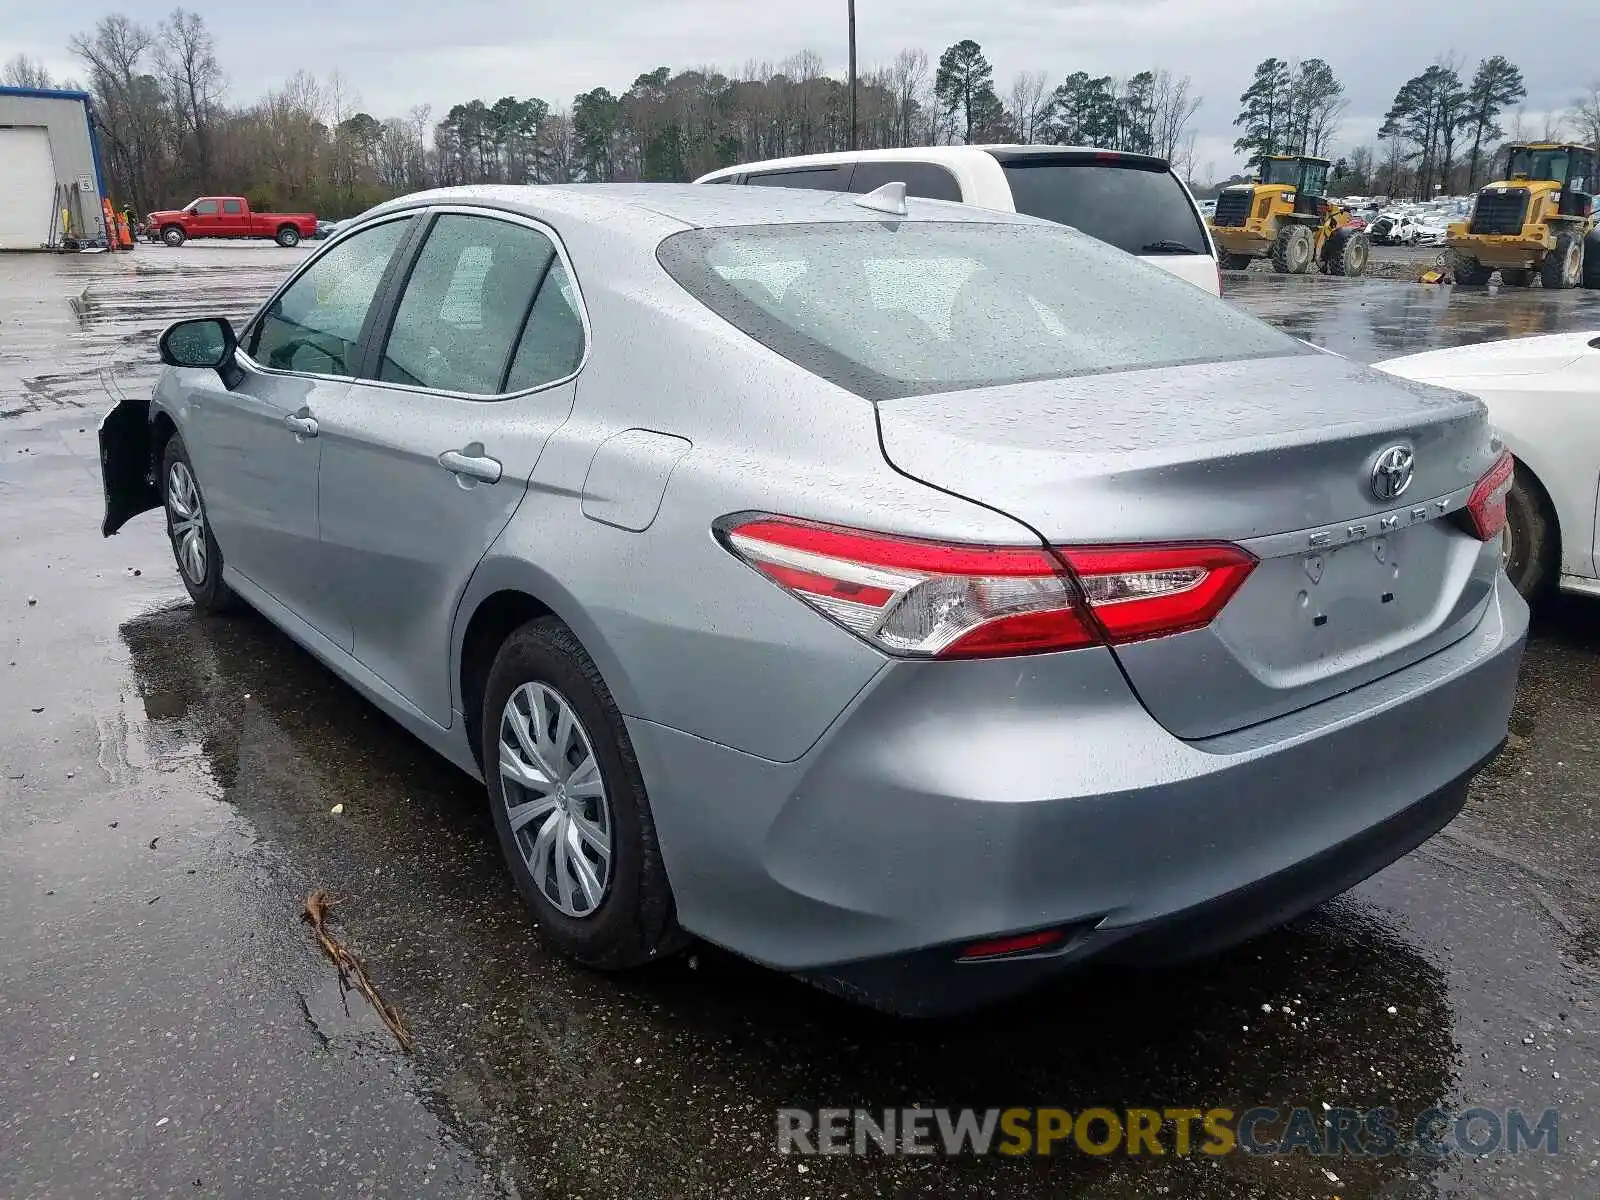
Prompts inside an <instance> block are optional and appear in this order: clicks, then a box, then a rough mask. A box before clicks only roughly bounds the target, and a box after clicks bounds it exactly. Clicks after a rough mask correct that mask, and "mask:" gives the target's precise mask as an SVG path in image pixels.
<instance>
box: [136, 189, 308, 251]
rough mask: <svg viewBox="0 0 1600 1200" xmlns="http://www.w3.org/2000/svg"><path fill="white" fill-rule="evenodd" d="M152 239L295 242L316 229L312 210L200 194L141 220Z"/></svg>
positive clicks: (178, 243)
mask: <svg viewBox="0 0 1600 1200" xmlns="http://www.w3.org/2000/svg"><path fill="white" fill-rule="evenodd" d="M145 228H146V229H147V230H148V231H149V235H150V237H151V239H152V240H155V239H157V238H159V239H160V240H161V241H163V242H165V243H166V244H167V245H169V246H181V245H183V244H184V242H186V241H188V240H189V239H190V238H272V239H274V240H275V241H276V242H277V243H278V245H280V246H297V245H299V244H300V239H301V238H308V237H311V236H312V235H313V234H315V233H316V232H317V217H316V214H315V213H263V212H251V211H250V201H248V200H246V199H245V198H244V197H243V196H201V197H200V198H199V199H198V200H191V201H190V202H189V203H188V204H186V205H185V206H184V207H183V208H178V209H172V210H170V211H167V212H153V213H151V214H150V216H149V217H148V218H146V220H145Z"/></svg>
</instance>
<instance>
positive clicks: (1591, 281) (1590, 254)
mask: <svg viewBox="0 0 1600 1200" xmlns="http://www.w3.org/2000/svg"><path fill="white" fill-rule="evenodd" d="M1583 286H1584V287H1586V288H1600V228H1595V229H1592V230H1590V231H1589V236H1588V237H1586V238H1584V239H1583Z"/></svg>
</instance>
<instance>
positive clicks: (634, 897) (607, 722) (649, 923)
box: [480, 617, 687, 970]
mask: <svg viewBox="0 0 1600 1200" xmlns="http://www.w3.org/2000/svg"><path fill="white" fill-rule="evenodd" d="M481 724H482V734H481V746H480V749H481V754H482V762H483V773H484V778H485V780H486V781H487V784H488V789H489V803H490V805H491V807H492V808H493V811H494V823H495V829H496V831H497V832H498V833H499V835H500V846H501V849H502V850H503V851H504V853H505V857H506V863H507V865H508V866H509V867H510V868H511V874H512V877H513V878H514V879H515V881H516V885H517V890H518V891H519V892H520V893H521V894H522V898H523V900H524V901H525V902H526V903H527V904H528V906H529V907H530V908H531V909H532V910H533V912H534V915H535V916H536V917H537V918H538V920H539V925H540V928H541V929H542V930H543V931H544V933H545V936H546V937H547V938H548V939H549V940H550V942H551V943H552V944H553V945H555V946H556V947H557V948H558V949H560V950H562V951H564V952H565V953H567V954H570V955H571V956H572V957H573V958H576V959H577V960H578V961H579V962H582V963H585V964H586V965H588V966H591V967H598V968H601V969H605V970H619V969H623V968H627V967H634V966H638V965H640V964H642V963H645V962H648V961H650V960H651V959H654V958H658V957H660V956H662V955H664V954H668V953H671V952H672V951H674V950H676V949H678V948H679V947H680V946H682V945H683V944H684V942H685V941H686V940H687V938H686V937H685V935H684V934H683V933H682V931H681V930H680V929H679V928H678V923H677V915H676V909H675V906H674V904H673V900H672V889H671V888H670V887H669V886H668V883H667V873H666V868H665V867H664V865H663V864H662V861H661V850H660V847H659V845H658V844H657V841H656V829H655V820H654V818H653V817H652V815H651V812H650V801H649V798H648V796H647V795H646V794H645V787H644V779H643V776H642V775H641V774H640V771H639V764H638V762H637V760H636V759H635V758H634V754H633V745H632V743H631V742H630V741H629V738H628V731H627V728H626V727H625V726H624V725H623V722H622V715H621V713H620V712H618V710H617V706H616V704H615V702H614V701H613V700H612V698H611V693H610V691H609V690H608V689H607V687H606V685H605V682H604V681H603V680H602V679H601V678H600V672H599V671H598V670H596V668H595V665H594V662H593V660H592V659H590V657H589V655H588V654H587V653H586V652H585V651H584V649H583V646H582V645H581V644H580V643H579V642H578V639H577V638H576V637H574V636H573V634H572V631H571V630H569V629H568V628H567V627H566V626H565V625H563V624H562V623H561V622H560V621H558V620H556V619H555V618H554V617H543V618H540V619H539V620H536V621H530V622H529V623H528V624H526V625H524V626H522V628H520V629H518V630H517V631H516V632H515V633H513V634H512V635H511V636H510V637H509V638H507V639H506V642H505V644H504V645H503V646H501V647H500V651H499V653H498V654H497V655H496V656H495V660H494V666H493V667H492V668H491V669H490V672H489V680H488V683H487V685H486V686H485V688H484V697H483V720H482V723H481Z"/></svg>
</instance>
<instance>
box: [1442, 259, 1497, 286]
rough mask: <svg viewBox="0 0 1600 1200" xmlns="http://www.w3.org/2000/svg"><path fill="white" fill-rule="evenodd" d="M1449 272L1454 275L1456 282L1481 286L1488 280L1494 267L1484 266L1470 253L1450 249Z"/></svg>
mask: <svg viewBox="0 0 1600 1200" xmlns="http://www.w3.org/2000/svg"><path fill="white" fill-rule="evenodd" d="M1450 273H1451V274H1452V275H1454V276H1455V278H1456V282H1457V283H1464V284H1467V285H1468V286H1470V287H1482V286H1483V285H1484V284H1486V283H1488V282H1489V276H1491V275H1493V274H1494V268H1493V267H1486V266H1484V265H1483V264H1482V263H1481V262H1479V261H1478V260H1477V259H1475V258H1473V257H1472V256H1471V255H1470V254H1462V253H1460V252H1458V251H1452V252H1451V255H1450Z"/></svg>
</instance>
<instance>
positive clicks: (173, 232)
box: [161, 225, 187, 248]
mask: <svg viewBox="0 0 1600 1200" xmlns="http://www.w3.org/2000/svg"><path fill="white" fill-rule="evenodd" d="M186 236H187V235H186V234H185V233H184V232H183V230H182V229H180V228H179V227H178V226H176V225H168V226H167V227H166V228H165V229H163V230H162V231H161V240H162V241H163V242H165V243H166V244H167V245H169V246H172V247H174V248H176V247H178V246H181V245H183V242H184V238H185V237H186Z"/></svg>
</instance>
